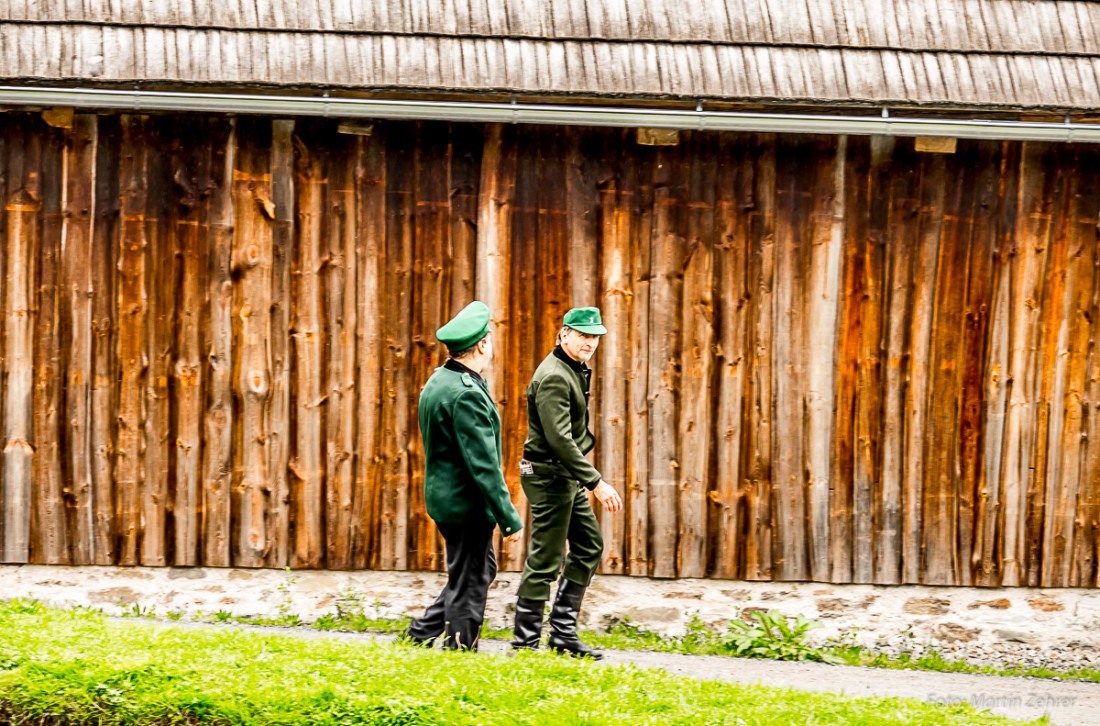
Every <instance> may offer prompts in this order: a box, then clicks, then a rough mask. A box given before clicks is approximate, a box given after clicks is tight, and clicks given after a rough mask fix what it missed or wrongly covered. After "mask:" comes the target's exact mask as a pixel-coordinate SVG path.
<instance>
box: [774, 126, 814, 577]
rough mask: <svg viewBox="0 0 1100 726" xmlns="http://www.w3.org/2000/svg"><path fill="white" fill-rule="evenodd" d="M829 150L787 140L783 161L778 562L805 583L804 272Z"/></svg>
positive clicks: (777, 329)
mask: <svg viewBox="0 0 1100 726" xmlns="http://www.w3.org/2000/svg"><path fill="white" fill-rule="evenodd" d="M823 153H828V147H827V146H826V145H825V143H824V142H819V141H816V140H815V141H812V142H811V141H810V140H807V139H798V140H795V139H792V138H786V139H783V140H781V142H780V145H779V154H778V161H777V162H776V169H777V171H778V173H777V176H778V177H779V180H778V181H777V183H776V188H777V193H778V201H777V203H776V226H775V244H776V245H777V248H778V249H777V252H776V265H775V297H774V305H775V310H774V319H773V321H772V322H773V325H774V342H775V345H774V348H773V351H772V361H773V363H772V365H773V367H774V372H775V400H774V407H775V438H774V440H773V444H772V445H773V462H774V467H773V473H774V479H773V481H774V486H775V490H774V502H775V505H776V510H775V543H776V544H775V547H776V551H775V564H776V573H775V576H776V577H777V578H780V579H783V580H802V579H806V577H807V576H808V574H809V568H808V567H807V553H808V547H807V542H806V532H805V523H806V502H805V491H804V476H805V474H804V472H805V456H804V450H803V446H804V439H803V424H802V422H803V417H804V416H805V410H804V399H803V395H802V385H803V383H802V381H803V371H804V368H805V362H804V356H803V346H802V339H803V335H802V334H803V325H804V322H803V316H804V314H805V298H804V289H803V288H804V274H805V262H806V257H807V256H808V255H807V250H806V246H807V245H806V237H807V234H806V233H807V229H808V227H809V222H808V217H809V212H810V209H809V207H810V204H811V203H812V198H811V197H812V193H813V191H812V179H813V172H814V169H813V166H812V164H813V163H814V160H818V161H819V160H820V158H821V155H822V154H823Z"/></svg>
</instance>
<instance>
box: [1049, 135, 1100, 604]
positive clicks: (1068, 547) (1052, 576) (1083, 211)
mask: <svg viewBox="0 0 1100 726" xmlns="http://www.w3.org/2000/svg"><path fill="white" fill-rule="evenodd" d="M1059 157H1060V158H1061V159H1062V160H1063V161H1062V163H1063V164H1064V165H1065V167H1066V168H1069V169H1071V170H1078V169H1081V168H1082V166H1081V157H1080V156H1079V155H1078V153H1077V151H1076V150H1073V151H1069V150H1067V151H1064V152H1062V153H1061V154H1059ZM1068 176H1069V180H1068V184H1069V194H1068V196H1067V198H1066V199H1065V200H1064V201H1063V202H1062V203H1063V204H1064V205H1065V206H1066V217H1065V219H1064V221H1063V224H1064V225H1065V230H1064V234H1065V235H1066V236H1067V237H1068V244H1067V252H1068V255H1069V260H1068V269H1067V279H1066V293H1067V294H1066V301H1065V307H1064V309H1063V313H1062V317H1063V319H1062V326H1061V327H1062V330H1061V331H1060V333H1059V346H1058V347H1059V356H1058V357H1059V360H1061V359H1063V358H1064V359H1065V361H1066V363H1065V366H1066V369H1065V372H1064V376H1065V381H1066V383H1065V387H1064V389H1063V392H1062V397H1061V398H1062V411H1063V414H1062V416H1063V421H1062V422H1061V424H1062V430H1061V436H1060V437H1058V440H1057V441H1055V440H1054V437H1051V445H1052V449H1053V450H1052V452H1051V453H1052V456H1053V457H1057V464H1058V465H1057V468H1056V469H1055V467H1053V466H1052V467H1051V469H1050V471H1049V472H1048V480H1047V492H1048V497H1049V498H1048V509H1047V524H1046V526H1045V528H1044V535H1045V538H1044V543H1043V552H1044V558H1043V577H1042V583H1043V586H1044V587H1073V586H1074V585H1076V584H1077V583H1076V581H1075V578H1074V575H1073V570H1074V562H1073V560H1074V552H1075V550H1076V543H1075V541H1074V540H1075V535H1076V525H1075V521H1076V520H1079V519H1081V518H1082V514H1084V511H1083V507H1082V506H1081V503H1080V492H1081V490H1082V480H1083V479H1084V477H1083V476H1082V475H1083V474H1084V473H1085V468H1084V466H1083V464H1084V462H1085V457H1084V456H1083V454H1084V453H1085V451H1086V450H1087V437H1088V430H1087V427H1086V416H1087V405H1088V404H1087V391H1086V371H1087V363H1088V352H1089V335H1090V332H1091V330H1090V329H1091V322H1090V320H1089V319H1088V314H1089V306H1090V304H1091V301H1092V297H1093V284H1094V278H1093V268H1094V265H1095V262H1094V259H1095V256H1096V234H1095V229H1096V226H1095V221H1094V220H1092V219H1091V218H1090V217H1091V214H1090V212H1091V210H1093V209H1096V207H1095V206H1086V204H1087V203H1086V204H1083V202H1085V201H1086V198H1087V196H1088V194H1089V191H1090V190H1089V186H1090V184H1089V182H1087V181H1084V180H1083V179H1081V177H1079V176H1078V175H1077V174H1075V173H1072V172H1070V173H1069V174H1068ZM1089 201H1091V200H1089Z"/></svg>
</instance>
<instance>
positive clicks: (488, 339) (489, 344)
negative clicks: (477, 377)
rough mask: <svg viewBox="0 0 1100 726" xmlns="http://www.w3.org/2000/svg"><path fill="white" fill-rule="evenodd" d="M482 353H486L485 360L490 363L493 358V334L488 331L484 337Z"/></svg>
mask: <svg viewBox="0 0 1100 726" xmlns="http://www.w3.org/2000/svg"><path fill="white" fill-rule="evenodd" d="M482 340H483V341H484V342H483V343H482V345H483V346H484V347H483V348H482V351H481V352H482V353H483V354H484V355H485V362H486V363H488V362H489V361H491V360H492V359H493V334H492V333H488V334H487V335H486V336H485V337H484V338H483V339H482Z"/></svg>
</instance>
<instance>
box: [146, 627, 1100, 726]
mask: <svg viewBox="0 0 1100 726" xmlns="http://www.w3.org/2000/svg"><path fill="white" fill-rule="evenodd" d="M126 622H129V623H147V624H150V625H175V626H180V627H197V628H226V627H232V628H240V629H244V630H261V631H267V632H273V633H280V634H283V635H295V636H298V637H315V638H335V639H338V640H346V641H352V642H354V641H370V640H380V639H381V640H393V636H381V635H373V634H370V633H345V632H336V631H323V630H313V629H308V628H276V627H263V626H255V625H241V624H236V623H225V624H213V623H192V622H185V621H178V622H176V621H157V620H141V619H129V618H127V619H126ZM481 650H482V651H483V652H485V653H494V654H506V653H508V652H510V649H509V647H508V644H507V643H506V642H504V641H500V640H483V641H481ZM624 664H633V665H636V666H638V667H641V668H659V669H661V670H664V671H667V672H669V673H671V674H673V675H678V676H686V677H690V678H702V679H710V680H720V681H730V682H733V683H750V684H760V685H764V686H777V687H780V688H796V689H800V690H807V691H827V692H831V693H842V694H845V695H848V696H856V697H860V696H863V697H867V696H898V697H903V698H916V699H919V700H922V701H929V702H937V703H969V704H971V705H973V706H975V707H977V708H984V709H988V710H989V711H991V712H993V713H996V714H999V715H1002V716H1009V717H1011V718H1017V719H1028V720H1033V719H1037V718H1039V717H1041V716H1043V715H1047V716H1049V717H1050V722H1051V723H1052V724H1055V726H1097V725H1098V724H1100V683H1087V682H1082V681H1057V680H1052V679H1045V678H1015V677H1006V676H986V675H977V674H972V673H940V672H936V671H911V670H887V669H883V668H861V667H858V666H834V665H826V664H823V663H789V662H783V661H773V660H759V659H752V658H732V657H728V656H716V655H680V654H677V653H653V652H646V651H607V652H606V657H605V659H604V660H603V661H601V662H600V663H599V664H598V665H624ZM594 665H597V664H594Z"/></svg>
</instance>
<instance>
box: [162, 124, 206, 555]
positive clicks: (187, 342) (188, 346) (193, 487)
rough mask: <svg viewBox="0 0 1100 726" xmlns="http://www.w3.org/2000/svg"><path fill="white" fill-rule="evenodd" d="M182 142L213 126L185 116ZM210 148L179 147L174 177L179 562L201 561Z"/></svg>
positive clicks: (175, 513) (176, 528)
mask: <svg viewBox="0 0 1100 726" xmlns="http://www.w3.org/2000/svg"><path fill="white" fill-rule="evenodd" d="M184 124H186V125H183V126H181V127H180V128H179V129H178V132H179V137H178V138H177V143H179V144H181V145H186V143H187V142H186V141H184V139H185V138H188V139H189V138H200V139H204V140H208V141H209V140H211V134H210V132H211V130H212V126H211V125H210V124H206V123H201V122H194V121H192V122H190V123H187V122H184ZM212 160H213V157H212V155H211V149H210V148H209V147H208V146H206V145H205V144H203V145H195V146H191V147H190V148H181V149H179V151H178V153H177V155H176V157H175V170H174V171H173V178H174V179H175V180H176V184H177V185H178V186H180V187H181V191H182V193H183V196H182V199H181V200H180V205H179V209H178V211H177V212H176V213H175V214H173V215H172V216H171V221H172V222H173V225H174V229H173V230H172V231H173V236H174V242H175V248H176V254H178V255H179V261H180V264H179V300H180V308H179V319H178V320H179V325H178V326H177V328H176V340H175V346H176V360H175V365H174V366H173V367H172V374H173V375H172V383H173V387H174V395H173V397H174V400H175V405H174V406H173V407H172V408H173V411H172V413H173V416H174V419H175V420H174V422H173V428H174V430H175V433H176V436H175V472H174V473H175V491H174V495H173V497H172V503H173V507H172V514H173V545H174V546H173V552H172V563H173V564H174V565H175V566H177V567H187V566H194V565H197V564H198V563H199V562H200V561H201V559H200V549H199V524H200V522H199V514H200V508H201V504H202V499H201V494H202V488H201V484H200V478H201V476H202V404H203V397H202V394H203V383H204V381H203V372H204V371H203V365H202V349H201V346H202V339H203V336H202V330H201V329H202V327H203V319H202V317H203V307H204V303H205V300H206V295H205V291H204V290H203V278H204V276H205V275H204V273H205V272H206V265H205V263H206V256H207V255H208V254H209V253H208V251H207V247H208V244H209V239H210V224H209V219H208V217H207V214H208V211H209V203H208V201H207V200H208V199H209V195H210V193H211V192H212V191H213V190H214V188H215V186H216V184H215V182H214V178H213V169H212V168H211V162H212Z"/></svg>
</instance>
